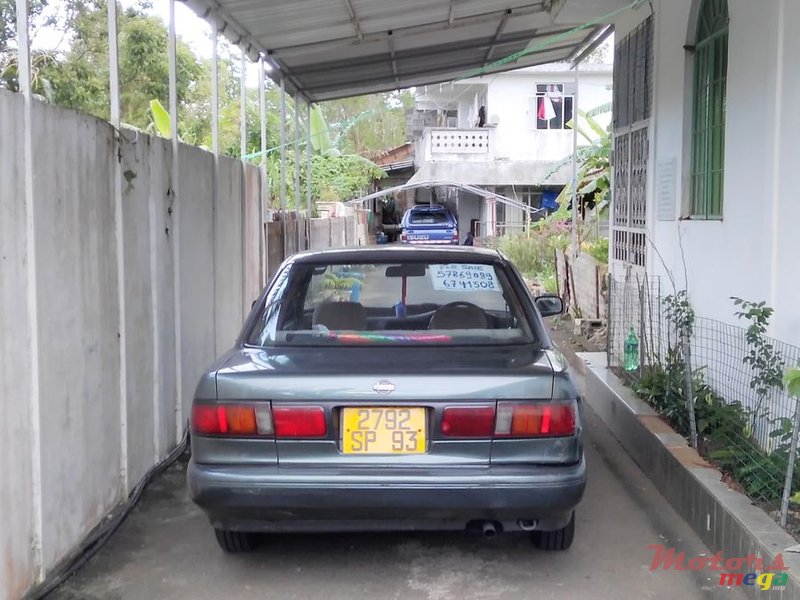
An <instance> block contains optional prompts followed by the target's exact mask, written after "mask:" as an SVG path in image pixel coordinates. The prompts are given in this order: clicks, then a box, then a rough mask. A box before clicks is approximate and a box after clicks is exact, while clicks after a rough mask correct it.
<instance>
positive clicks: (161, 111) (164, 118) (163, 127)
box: [146, 100, 172, 138]
mask: <svg viewBox="0 0 800 600" xmlns="http://www.w3.org/2000/svg"><path fill="white" fill-rule="evenodd" d="M149 114H150V125H148V126H147V130H146V131H147V133H150V132H151V131H155V132H156V133H157V134H158V135H160V136H161V137H165V138H171V137H172V121H171V120H170V118H169V111H167V109H166V108H164V106H163V105H162V104H161V102H159V101H158V100H150V110H149Z"/></svg>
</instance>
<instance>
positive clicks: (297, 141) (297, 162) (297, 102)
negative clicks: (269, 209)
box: [292, 95, 303, 251]
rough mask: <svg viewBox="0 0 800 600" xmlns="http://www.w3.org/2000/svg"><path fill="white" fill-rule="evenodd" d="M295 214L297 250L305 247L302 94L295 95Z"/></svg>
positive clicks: (293, 162)
mask: <svg viewBox="0 0 800 600" xmlns="http://www.w3.org/2000/svg"><path fill="white" fill-rule="evenodd" d="M292 164H293V165H294V215H295V217H294V218H295V225H297V227H296V229H297V250H298V251H300V250H302V249H303V248H301V246H300V238H301V235H300V206H301V202H300V193H301V191H300V164H301V160H300V96H299V95H295V97H294V160H293V161H292Z"/></svg>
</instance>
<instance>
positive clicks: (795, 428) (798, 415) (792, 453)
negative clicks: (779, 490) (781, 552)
mask: <svg viewBox="0 0 800 600" xmlns="http://www.w3.org/2000/svg"><path fill="white" fill-rule="evenodd" d="M792 399H793V400H794V419H793V424H792V441H791V444H790V446H789V462H788V464H787V467H786V480H785V481H784V482H783V497H782V498H781V521H780V522H781V527H783V528H786V518H787V516H788V514H789V496H790V495H791V493H792V482H793V480H794V465H795V461H796V460H797V436H798V435H800V399H798V398H794V397H792Z"/></svg>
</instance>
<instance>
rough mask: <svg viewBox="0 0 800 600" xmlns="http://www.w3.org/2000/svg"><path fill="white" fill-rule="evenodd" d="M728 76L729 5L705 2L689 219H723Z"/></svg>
mask: <svg viewBox="0 0 800 600" xmlns="http://www.w3.org/2000/svg"><path fill="white" fill-rule="evenodd" d="M727 76H728V3H727V0H704V1H703V4H702V6H701V8H700V17H699V19H698V26H697V40H696V43H695V55H694V117H693V122H692V216H694V217H699V218H704V219H720V218H722V194H723V178H724V168H725V97H726V83H727Z"/></svg>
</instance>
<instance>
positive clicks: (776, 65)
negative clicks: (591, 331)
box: [615, 0, 800, 344]
mask: <svg viewBox="0 0 800 600" xmlns="http://www.w3.org/2000/svg"><path fill="white" fill-rule="evenodd" d="M693 6H694V2H693V1H692V0H659V1H657V2H655V3H654V8H655V11H656V14H655V41H654V45H655V64H654V69H655V77H654V107H653V114H654V117H653V120H652V123H651V131H650V139H651V161H650V166H651V168H650V174H649V177H650V181H649V185H648V235H649V238H650V241H651V243H652V245H653V247H654V248H651V249H650V251H649V253H648V270H649V272H650V273H653V274H657V275H661V276H663V277H667V276H668V273H671V274H672V276H673V277H674V278H675V279H676V283H677V286H678V287H679V288H682V287H684V286H685V285H686V286H687V287H688V290H689V293H690V296H691V299H692V302H693V304H694V306H695V310H696V311H697V313H698V314H700V315H703V316H707V317H712V318H716V319H720V320H722V321H726V322H731V323H735V322H736V318H735V317H734V314H733V313H734V307H733V304H732V302H731V300H730V298H729V297H730V296H739V297H742V298H745V299H748V300H756V301H760V300H765V301H767V303H768V304H770V305H771V306H773V307H774V308H775V309H776V313H775V315H774V317H773V323H772V331H771V334H772V335H773V336H774V337H777V338H780V339H782V340H784V341H787V342H790V343H794V344H800V307H798V305H797V301H796V299H797V298H798V297H800V278H798V277H797V276H796V275H794V274H793V273H796V256H797V255H798V253H800V236H797V234H796V233H795V230H796V227H797V223H798V222H800V221H799V219H800V203H798V202H797V201H796V199H795V198H794V192H793V191H792V188H793V183H792V180H791V174H792V172H793V170H795V169H796V168H797V165H798V164H800V150H799V149H798V148H797V147H796V144H793V137H794V136H792V135H791V134H790V133H789V132H792V131H798V130H800V122H799V121H798V119H800V117H798V115H797V114H796V113H797V111H794V110H793V107H795V106H797V105H798V103H799V102H800V64H798V63H797V62H796V61H795V60H793V58H792V57H796V56H798V53H800V41H798V39H797V36H796V34H795V32H794V31H792V28H791V24H792V23H797V22H800V6H799V5H798V3H796V2H793V1H792V0H775V1H773V2H766V3H753V2H750V1H749V0H729V12H730V41H729V56H728V80H727V81H728V83H727V85H728V88H727V111H728V112H727V126H726V142H725V161H726V162H725V180H724V190H725V191H724V201H723V220H721V221H700V220H685V219H684V220H680V218H681V217H683V216H686V215H687V207H688V201H689V182H688V177H689V169H690V163H689V161H690V147H689V144H688V139H689V123H690V119H691V99H690V94H691V92H692V88H691V83H692V78H691V70H690V66H691V55H690V54H688V53H687V52H686V50H684V45H685V44H687V35H688V32H689V28H690V20H691V16H692V9H693ZM649 14H650V9H649V7H648V5H644V7H642V8H641V9H640V10H639V11H637V12H636V13H626V14H625V15H624V16H623V17H622V18H621V19H620V21H619V22H618V23H617V25H616V27H617V36H618V38H621V37H623V36H624V35H626V34H627V32H628V31H630V30H631V29H632V28H633V27H635V26H636V25H637V24H638V23H639V22H640V21H641V20H643V19H644V18H646V17H647V16H648V15H649ZM688 40H689V41H690V40H691V37H690V38H688ZM672 161H674V164H675V165H676V172H675V178H674V183H673V184H670V183H669V182H670V178H669V177H667V176H666V175H667V173H668V172H669V168H668V167H667V166H666V165H667V164H669V163H671V162H672ZM665 181H666V182H667V183H665ZM659 203H660V204H661V208H660V209H659ZM659 216H661V218H665V217H667V216H668V218H667V219H665V220H658V217H659ZM656 251H657V252H656ZM684 263H685V266H684ZM615 271H616V273H617V275H619V267H618V266H617V267H616V268H615Z"/></svg>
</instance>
